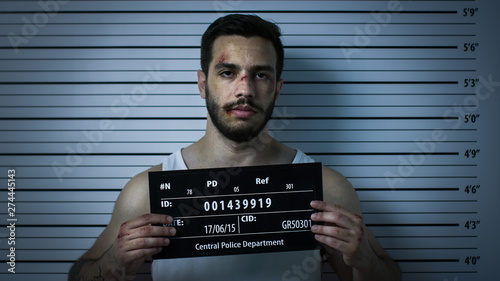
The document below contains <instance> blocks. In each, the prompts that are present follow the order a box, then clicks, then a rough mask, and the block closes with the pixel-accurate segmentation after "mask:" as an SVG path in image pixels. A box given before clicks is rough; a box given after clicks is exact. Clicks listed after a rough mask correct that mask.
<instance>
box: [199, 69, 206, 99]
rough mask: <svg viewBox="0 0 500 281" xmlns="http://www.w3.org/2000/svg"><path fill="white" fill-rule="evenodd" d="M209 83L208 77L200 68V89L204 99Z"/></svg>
mask: <svg viewBox="0 0 500 281" xmlns="http://www.w3.org/2000/svg"><path fill="white" fill-rule="evenodd" d="M206 85H207V77H206V75H205V73H204V72H203V71H202V70H198V90H199V91H200V95H201V98H202V99H205V87H206Z"/></svg>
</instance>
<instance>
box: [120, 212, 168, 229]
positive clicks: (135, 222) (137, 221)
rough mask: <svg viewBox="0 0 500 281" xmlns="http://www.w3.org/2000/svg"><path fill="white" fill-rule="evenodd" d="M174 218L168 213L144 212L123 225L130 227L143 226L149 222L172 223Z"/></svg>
mask: <svg viewBox="0 0 500 281" xmlns="http://www.w3.org/2000/svg"><path fill="white" fill-rule="evenodd" d="M172 221H173V218H172V217H171V216H168V215H160V214H144V215H142V216H139V217H137V218H134V219H131V220H129V221H127V222H124V223H123V224H122V225H121V227H122V228H123V227H126V228H129V229H133V228H137V227H141V226H144V225H148V224H164V223H167V224H168V223H171V222H172Z"/></svg>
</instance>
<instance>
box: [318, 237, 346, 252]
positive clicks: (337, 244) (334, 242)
mask: <svg viewBox="0 0 500 281" xmlns="http://www.w3.org/2000/svg"><path fill="white" fill-rule="evenodd" d="M314 238H315V239H316V241H318V242H320V243H323V244H325V245H327V246H329V247H331V248H333V249H335V250H337V251H339V252H341V253H343V254H348V253H351V252H352V251H353V250H352V244H350V243H348V242H345V241H342V240H340V239H336V238H334V237H330V236H326V235H321V234H316V235H314Z"/></svg>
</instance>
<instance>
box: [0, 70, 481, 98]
mask: <svg viewBox="0 0 500 281" xmlns="http://www.w3.org/2000/svg"><path fill="white" fill-rule="evenodd" d="M195 71H197V69H172V70H163V71H162V72H165V73H169V72H195ZM3 72H5V73H60V72H63V73H78V72H82V73H104V72H118V73H120V72H139V73H149V71H147V70H143V69H94V70H84V69H76V70H74V69H71V70H64V69H52V70H32V69H24V70H0V73H3ZM286 72H477V70H476V69H284V70H283V73H286ZM2 95H4V94H2ZM33 95H36V94H33ZM49 95H54V94H49ZM55 95H57V94H55ZM67 95H68V96H71V95H78V94H67ZM107 95H109V94H105V95H104V96H107ZM114 95H119V94H114ZM125 95H134V94H125ZM153 95H158V96H159V95H162V96H171V95H176V94H153ZM177 95H183V96H184V95H186V96H187V95H190V96H198V95H199V94H177ZM25 96H26V95H25ZM43 96H46V95H45V94H44V95H43Z"/></svg>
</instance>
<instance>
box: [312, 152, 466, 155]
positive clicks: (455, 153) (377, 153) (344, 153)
mask: <svg viewBox="0 0 500 281" xmlns="http://www.w3.org/2000/svg"><path fill="white" fill-rule="evenodd" d="M306 154H308V155H459V154H460V153H459V152H432V153H426V152H307V153H306Z"/></svg>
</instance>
